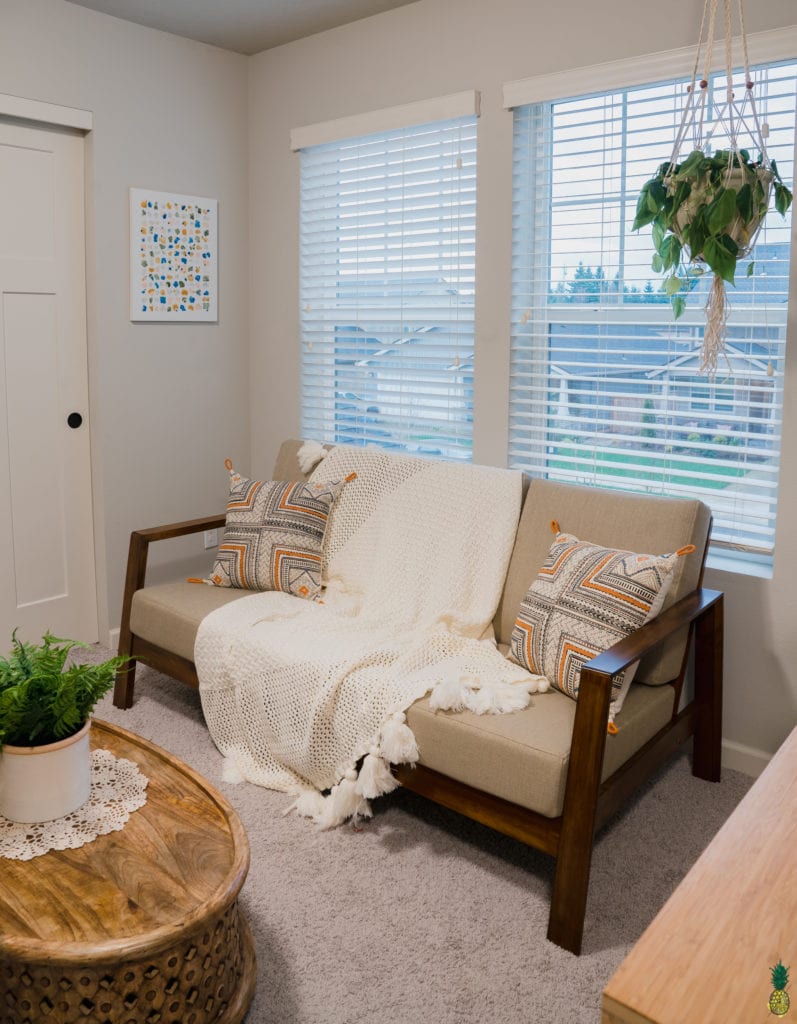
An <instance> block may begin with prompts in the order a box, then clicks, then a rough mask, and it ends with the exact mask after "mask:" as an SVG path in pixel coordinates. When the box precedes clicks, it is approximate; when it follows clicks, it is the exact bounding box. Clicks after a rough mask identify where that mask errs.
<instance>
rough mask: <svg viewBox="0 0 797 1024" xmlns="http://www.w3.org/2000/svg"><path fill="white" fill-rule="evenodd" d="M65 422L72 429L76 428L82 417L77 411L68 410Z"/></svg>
mask: <svg viewBox="0 0 797 1024" xmlns="http://www.w3.org/2000/svg"><path fill="white" fill-rule="evenodd" d="M66 422H67V423H68V424H69V426H70V427H71V428H72V429H73V430H77V428H78V427H79V426H80V424H81V423H82V422H83V417H82V416H81V415H80V413H79V412H70V414H69V415H68V416H67V418H66Z"/></svg>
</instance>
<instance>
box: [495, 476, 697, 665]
mask: <svg viewBox="0 0 797 1024" xmlns="http://www.w3.org/2000/svg"><path fill="white" fill-rule="evenodd" d="M553 519H555V520H557V521H558V523H559V526H560V528H561V529H562V530H563V531H564V532H565V533H572V534H575V536H576V537H578V538H579V540H585V541H590V542H591V543H593V544H601V545H604V546H605V547H612V548H622V549H623V550H626V551H635V552H637V553H638V554H651V555H663V554H666V553H668V552H670V551H677V550H678V548H680V547H683V546H684V545H686V544H694V546H695V549H696V550H695V551H694V553H693V554H691V555H685V556H684V557H683V558H680V559H679V560H678V568H677V569H676V575H675V579H674V580H673V584H672V586H671V588H670V591H669V593H668V595H667V599H666V600H665V602H664V607H665V608H669V606H670V605H671V604H674V603H675V602H676V601H677V600H679V599H680V598H681V597H684V596H685V595H686V594H688V593H689V592H690V591H691V590H694V589H695V587H696V586H697V584H698V580H699V578H700V566H701V561H702V558H703V552H704V551H705V547H706V544H707V542H708V532H709V527H710V522H711V513H710V510H709V508H708V506H706V505H704V504H703V502H702V501H696V500H691V499H687V500H682V499H679V498H659V497H651V496H649V495H640V494H629V493H626V492H624V491H611V490H605V489H601V488H599V487H581V486H574V485H572V484H560V483H556V482H555V481H552V480H532V481H531V484H530V485H529V489H528V492H527V494H526V500H525V502H524V503H523V512H522V513H521V517H520V524H519V526H518V532H517V537H516V539H515V548H514V551H513V552H512V558H511V560H510V563H509V571H508V572H507V578H506V584H505V586H504V593H503V596H502V598H501V603H500V605H499V607H498V612H497V614H496V618H495V626H496V633H497V636H498V640H499V642H501V643H508V642H509V638H510V637H511V635H512V627H513V625H514V623H515V617H516V615H517V612H518V609H519V608H520V602H521V601H522V599H523V595H524V594H525V593H526V591H527V590H528V588H529V586H530V585H531V583H532V581H533V580H534V578H535V576H536V575H537V572H538V570H539V568H540V566H541V565H542V563H543V561H544V559H545V556H546V555H547V554H548V550H549V548H550V546H551V543H552V541H553V533H552V531H551V520H553ZM686 638H687V634H686V631H683V632H682V633H679V634H677V635H676V636H674V637H673V638H672V639H671V640H668V641H667V642H666V643H664V644H662V645H661V646H660V647H659V648H657V649H656V650H654V651H652V652H651V653H650V654H649V655H648V656H647V657H646V658H645V659H643V661H642V664H641V666H640V668H639V671H638V673H637V677H636V678H637V679H639V680H640V681H641V682H645V683H666V682H669V681H670V680H671V679H674V678H675V677H676V676H677V675H678V673H679V671H680V668H681V660H682V657H683V651H684V645H685V643H686Z"/></svg>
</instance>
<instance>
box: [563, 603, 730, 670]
mask: <svg viewBox="0 0 797 1024" xmlns="http://www.w3.org/2000/svg"><path fill="white" fill-rule="evenodd" d="M721 598H722V591H720V590H707V589H706V588H701V589H700V590H693V591H692V593H691V594H687V595H686V597H683V598H681V600H680V601H678V602H677V603H676V604H674V605H672V607H671V608H668V609H667V610H666V611H664V612H662V613H661V615H658V616H657V617H656V618H655V619H653V621H652V622H647V623H645V625H644V626H640V628H639V629H637V630H635V631H634V632H633V633H631V634H630V635H629V636H627V637H624V639H622V640H619V641H618V642H617V643H616V644H615V645H614V646H613V647H610V648H609V650H608V651H604V652H603V653H602V654H599V655H597V657H595V658H593V659H592V661H589V662H587V664H586V665H585V666H584V669H589V670H590V674H591V673H593V672H596V673H600V674H601V675H604V674H605V675H608V676H614V675H616V674H617V673H618V672H621V671H622V670H623V669H624V668H626V667H627V666H628V665H630V664H631V663H632V662H634V661H638V660H639V659H640V658H641V657H642V656H643V655H644V654H647V653H648V651H650V650H652V649H653V648H654V647H655V646H656V645H657V644H660V643H661V642H662V640H666V639H667V637H668V636H671V635H672V634H673V633H675V632H676V631H677V630H679V629H682V628H683V627H684V626H689V625H691V624H692V623H693V622H694V621H695V619H699V618H700V617H701V616H702V615H703V614H704V613H705V612H707V611H708V609H709V608H711V607H712V606H713V605H715V604H716V603H717V601H719V600H720V599H721ZM584 669H582V673H583V671H584Z"/></svg>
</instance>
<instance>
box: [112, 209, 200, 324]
mask: <svg viewBox="0 0 797 1024" xmlns="http://www.w3.org/2000/svg"><path fill="white" fill-rule="evenodd" d="M133 193H134V196H133V198H132V202H133V220H132V223H133V231H134V239H137V243H138V249H137V251H138V268H137V275H136V282H135V285H136V286H135V289H134V295H133V296H132V301H133V303H134V306H133V313H134V318H155V319H164V320H165V319H171V318H174V319H190V318H194V319H210V318H212V317H213V316H214V309H213V307H214V298H215V295H214V293H215V246H216V238H215V235H216V202H215V200H201V199H199V200H198V199H196V198H194V197H189V196H170V195H168V194H166V193H145V192H142V191H141V190H133Z"/></svg>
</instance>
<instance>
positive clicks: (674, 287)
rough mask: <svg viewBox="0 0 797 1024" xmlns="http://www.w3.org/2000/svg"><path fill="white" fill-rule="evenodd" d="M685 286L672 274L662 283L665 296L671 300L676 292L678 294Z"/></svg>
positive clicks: (684, 282) (683, 282)
mask: <svg viewBox="0 0 797 1024" xmlns="http://www.w3.org/2000/svg"><path fill="white" fill-rule="evenodd" d="M685 284H686V281H683V280H682V279H681V278H680V277H678V276H677V275H676V274H673V275H672V277H668V278H667V279H666V281H665V282H664V291H665V292H666V294H667V296H668V297H670V298H671V297H672V296H673V295H675V293H676V292H679V291H680V290H681V289H682V288H683V286H684V285H685Z"/></svg>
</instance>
